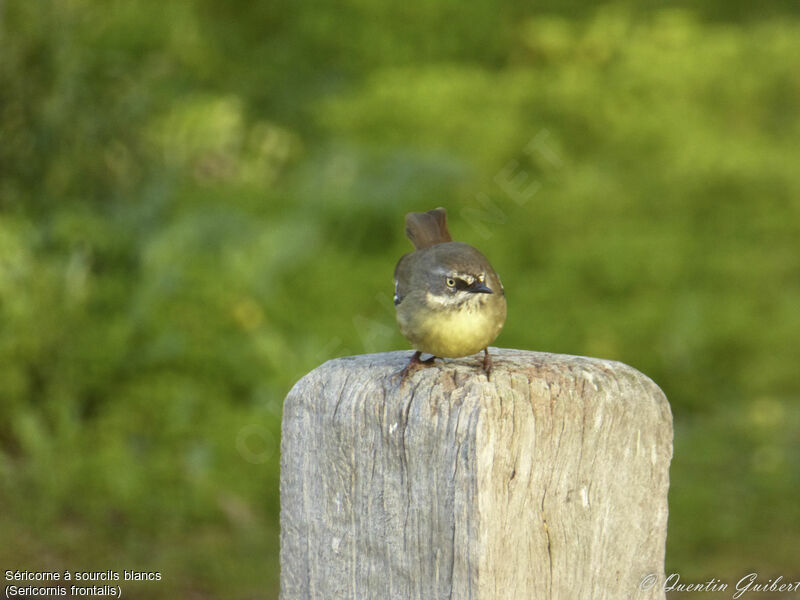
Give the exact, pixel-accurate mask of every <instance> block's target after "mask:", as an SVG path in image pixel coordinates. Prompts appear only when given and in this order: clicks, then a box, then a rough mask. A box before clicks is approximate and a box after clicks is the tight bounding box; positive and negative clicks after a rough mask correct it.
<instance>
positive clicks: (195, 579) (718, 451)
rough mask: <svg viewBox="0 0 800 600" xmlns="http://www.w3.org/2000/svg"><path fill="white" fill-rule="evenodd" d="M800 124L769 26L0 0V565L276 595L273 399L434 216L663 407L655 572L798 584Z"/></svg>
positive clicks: (639, 6)
mask: <svg viewBox="0 0 800 600" xmlns="http://www.w3.org/2000/svg"><path fill="white" fill-rule="evenodd" d="M799 108H800V8H799V7H798V5H797V3H796V2H794V1H789V0H787V1H785V2H771V3H751V2H744V1H738V2H731V1H728V0H726V1H723V0H709V1H706V2H703V3H694V2H689V1H688V0H685V1H680V0H678V1H675V2H670V3H669V4H667V3H664V2H660V1H656V0H649V1H642V2H637V3H633V2H631V3H612V4H607V3H599V4H598V3H590V2H586V1H585V0H571V1H568V2H563V1H559V2H556V1H555V0H542V1H540V2H538V3H535V4H531V3H527V2H521V1H515V0H511V1H507V2H502V3H500V4H498V3H495V2H491V1H489V0H476V1H475V2H471V3H469V4H464V3H462V2H456V1H455V0H435V1H432V2H423V1H422V0H420V1H412V2H405V3H400V4H392V3H381V2H374V1H370V0H343V1H342V2H338V3H333V4H330V5H325V4H320V3H296V2H294V3H291V2H279V1H275V0H267V1H264V2H257V3H253V2H245V1H244V0H228V1H226V2H218V1H212V0H191V1H189V0H187V1H175V2H161V3H153V2H152V1H150V0H125V1H124V2H120V1H117V2H101V1H99V0H58V1H48V0H42V1H35V2H27V1H24V0H3V1H2V2H0V540H2V542H3V543H2V544H0V564H2V565H3V568H4V569H5V568H12V569H14V568H28V569H34V570H41V569H54V570H59V569H80V570H90V569H118V570H121V569H137V570H145V571H156V570H157V571H161V572H162V574H163V580H162V581H161V582H159V583H157V584H153V583H150V584H143V585H141V586H126V594H129V595H128V597H147V598H176V597H181V598H198V599H199V598H236V599H249V598H277V588H278V513H279V503H278V468H279V451H278V444H279V433H280V414H281V403H282V399H283V397H284V395H285V394H286V392H287V391H288V390H289V388H290V387H291V385H292V384H293V383H294V382H295V381H296V380H297V379H298V378H299V377H300V376H302V375H303V374H304V373H305V372H307V371H309V370H310V369H312V368H313V367H315V366H317V365H318V364H319V363H321V362H322V361H324V360H326V359H328V358H331V357H334V356H339V355H344V354H353V353H363V352H374V351H384V350H392V349H398V348H406V347H407V345H406V343H405V341H404V340H403V339H402V338H401V337H400V335H399V334H398V333H397V331H396V327H395V324H394V317H393V307H392V305H391V300H390V296H391V285H392V284H391V276H392V270H393V268H394V264H395V262H396V260H397V259H398V257H399V256H400V255H401V254H402V253H404V252H406V251H408V250H409V249H410V246H409V244H408V242H407V240H406V239H405V238H404V236H403V215H404V213H405V212H406V211H409V210H425V209H428V208H433V207H435V206H445V207H448V208H449V211H450V220H451V226H450V229H451V231H452V232H453V233H454V235H455V237H456V238H457V239H463V240H465V241H469V242H471V243H473V244H475V245H477V246H479V247H480V248H481V249H482V250H483V251H484V252H485V253H486V254H487V255H488V256H489V257H491V260H492V262H493V264H494V265H495V267H496V268H497V270H498V271H499V272H500V273H501V275H502V277H503V281H504V284H505V287H506V289H507V290H508V298H509V316H508V322H507V325H506V328H505V331H504V332H503V333H502V335H501V337H500V338H499V339H498V342H497V344H498V345H501V346H508V347H518V348H527V349H536V350H546V351H553V352H565V353H572V354H586V355H593V356H599V357H604V358H612V359H617V360H621V361H624V362H627V363H629V364H631V365H633V366H635V367H637V368H638V369H640V370H642V371H643V372H645V373H647V374H648V375H650V376H651V377H652V378H653V379H654V380H655V381H656V382H657V383H658V384H659V385H660V386H661V387H662V388H663V389H664V390H665V392H666V394H667V396H668V397H669V398H670V400H671V403H672V407H673V411H674V415H675V427H676V431H675V459H674V462H673V467H672V479H671V481H672V485H671V492H670V504H671V511H670V528H669V541H668V556H667V572H668V573H670V572H679V573H680V574H681V577H682V580H684V581H695V582H696V581H705V580H707V579H710V578H712V577H714V578H718V579H722V580H725V581H736V580H737V579H738V578H739V577H741V576H742V575H745V574H746V573H749V572H750V571H752V570H755V571H757V572H758V573H759V574H760V575H762V576H763V577H764V578H766V577H769V576H771V575H774V574H783V575H784V576H785V577H789V576H791V575H794V576H795V580H796V579H797V578H798V577H800V573H798V572H797V569H798V566H800V560H799V559H800V551H798V547H800V502H798V501H797V498H798V496H799V495H800V409H799V408H798V400H800V375H799V369H798V357H799V356H800V347H799V346H800V344H798V341H800V252H798V248H800V244H798V239H799V237H800V169H798V165H800V144H798V139H800V110H798V109H799ZM674 597H678V596H674Z"/></svg>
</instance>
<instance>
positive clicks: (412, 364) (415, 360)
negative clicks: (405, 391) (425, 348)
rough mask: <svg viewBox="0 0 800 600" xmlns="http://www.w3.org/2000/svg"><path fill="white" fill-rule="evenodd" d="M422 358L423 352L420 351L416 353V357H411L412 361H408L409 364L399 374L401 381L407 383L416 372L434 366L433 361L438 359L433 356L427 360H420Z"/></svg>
mask: <svg viewBox="0 0 800 600" xmlns="http://www.w3.org/2000/svg"><path fill="white" fill-rule="evenodd" d="M420 356H422V352H420V351H419V350H417V351H416V352H414V355H413V356H412V357H411V360H409V361H408V364H407V365H406V366H405V368H404V369H403V370H402V371H400V373H399V375H400V381H405V380H406V378H407V377H409V376H410V375H412V374H413V373H414V372H416V371H418V370H420V369H424V368H425V367H430V366H432V365H433V359H434V358H436V357H435V356H431V357H430V358H426V359H425V360H420V358H419V357H420Z"/></svg>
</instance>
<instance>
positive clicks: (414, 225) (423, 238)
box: [406, 208, 453, 250]
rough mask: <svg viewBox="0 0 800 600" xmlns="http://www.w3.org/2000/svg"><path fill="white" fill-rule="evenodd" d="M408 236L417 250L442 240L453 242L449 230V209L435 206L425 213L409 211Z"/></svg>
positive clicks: (407, 220) (407, 217)
mask: <svg viewBox="0 0 800 600" xmlns="http://www.w3.org/2000/svg"><path fill="white" fill-rule="evenodd" d="M406 236H408V239H410V240H411V243H412V244H414V248H416V249H417V250H420V249H422V248H427V247H429V246H435V245H436V244H441V243H442V242H452V241H453V238H451V237H450V232H449V231H448V230H447V211H446V210H445V209H443V208H434V209H433V210H429V211H427V212H424V213H418V212H411V213H408V214H407V215H406Z"/></svg>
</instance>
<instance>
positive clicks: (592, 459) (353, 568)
mask: <svg viewBox="0 0 800 600" xmlns="http://www.w3.org/2000/svg"><path fill="white" fill-rule="evenodd" d="M491 352H492V355H493V357H494V365H495V367H494V372H493V373H492V378H491V381H488V380H487V378H486V376H485V375H484V374H483V372H482V370H481V369H480V360H481V359H480V355H476V356H474V357H467V358H463V359H455V360H447V361H437V364H436V366H434V367H431V368H428V369H424V370H421V371H419V372H417V373H415V374H413V375H412V376H411V377H410V378H408V379H407V380H406V381H404V382H401V381H400V380H399V378H398V377H397V376H396V374H397V372H399V371H400V370H401V369H402V367H403V366H404V365H405V363H406V362H407V361H408V358H409V356H410V352H391V353H384V354H373V355H363V356H353V357H347V358H340V359H336V360H332V361H329V362H327V363H325V364H324V365H322V366H320V367H319V368H317V369H315V370H314V371H312V372H311V373H309V374H308V375H306V376H305V377H303V378H302V379H301V380H300V381H299V382H298V383H297V384H296V385H295V386H294V388H293V389H292V390H291V392H290V393H289V395H288V396H287V398H286V402H285V404H284V414H283V434H282V441H281V452H282V456H281V598H282V599H283V600H293V599H312V598H313V599H317V598H319V599H325V600H331V599H340V598H341V599H345V598H347V599H349V598H352V599H358V600H363V599H367V598H375V599H381V600H383V599H405V598H408V599H425V600H429V599H439V598H442V599H445V598H447V599H450V598H454V599H459V600H461V599H464V600H473V599H476V600H477V599H481V600H483V599H487V600H488V599H494V600H497V599H520V600H522V599H525V600H529V599H540V598H542V599H564V600H575V599H583V598H591V599H593V600H599V599H603V598H608V599H614V600H619V599H622V598H648V599H651V598H662V599H663V598H664V597H665V596H664V593H663V591H662V590H661V589H660V588H659V587H658V586H657V585H656V586H654V587H653V588H652V589H649V590H642V589H640V587H641V586H640V583H641V581H642V580H643V579H644V578H645V577H646V576H647V575H649V574H654V575H655V576H656V577H658V581H663V574H664V546H665V541H666V525H667V489H668V485H669V475H668V470H669V463H670V460H671V457H672V415H671V412H670V408H669V404H668V402H667V399H666V398H665V396H664V394H663V393H662V392H661V390H660V389H659V388H658V387H657V386H656V385H655V384H654V383H653V382H652V381H651V380H650V379H648V378H647V377H645V376H644V375H642V374H641V373H639V372H638V371H636V370H635V369H633V368H631V367H629V366H627V365H624V364H622V363H618V362H612V361H606V360H598V359H592V358H583V357H576V356H566V355H554V354H546V353H540V352H527V351H520V350H506V349H492V350H491Z"/></svg>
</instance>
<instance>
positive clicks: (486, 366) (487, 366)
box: [483, 346, 494, 379]
mask: <svg viewBox="0 0 800 600" xmlns="http://www.w3.org/2000/svg"><path fill="white" fill-rule="evenodd" d="M493 366H494V365H493V364H492V357H491V356H490V355H489V347H488V346H487V347H486V348H484V349H483V370H484V372H485V373H486V379H489V375H491V374H492V367H493Z"/></svg>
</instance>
